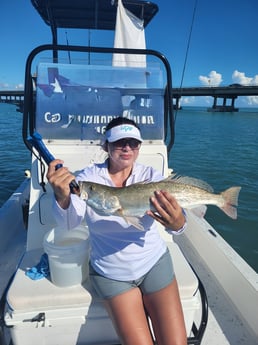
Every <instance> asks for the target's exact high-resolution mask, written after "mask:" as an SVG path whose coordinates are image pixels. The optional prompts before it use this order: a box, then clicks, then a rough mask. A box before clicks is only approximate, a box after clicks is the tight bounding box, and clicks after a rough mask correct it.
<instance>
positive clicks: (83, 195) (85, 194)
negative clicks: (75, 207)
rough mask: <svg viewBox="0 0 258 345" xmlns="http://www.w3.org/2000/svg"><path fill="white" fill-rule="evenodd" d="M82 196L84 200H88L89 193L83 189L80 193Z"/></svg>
mask: <svg viewBox="0 0 258 345" xmlns="http://www.w3.org/2000/svg"><path fill="white" fill-rule="evenodd" d="M80 198H81V199H82V200H88V193H87V192H85V191H82V192H81V193H80Z"/></svg>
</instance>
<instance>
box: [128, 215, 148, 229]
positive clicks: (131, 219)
mask: <svg viewBox="0 0 258 345" xmlns="http://www.w3.org/2000/svg"><path fill="white" fill-rule="evenodd" d="M124 219H125V220H126V221H127V223H128V224H131V225H133V226H134V227H135V228H137V229H139V230H141V231H144V227H143V226H142V223H141V221H140V219H139V218H137V217H132V216H126V217H124Z"/></svg>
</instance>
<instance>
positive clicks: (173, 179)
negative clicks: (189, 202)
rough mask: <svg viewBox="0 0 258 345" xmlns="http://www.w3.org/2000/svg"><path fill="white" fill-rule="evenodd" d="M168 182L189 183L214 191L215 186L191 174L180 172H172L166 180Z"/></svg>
mask: <svg viewBox="0 0 258 345" xmlns="http://www.w3.org/2000/svg"><path fill="white" fill-rule="evenodd" d="M163 181H166V182H173V183H181V184H188V185H190V186H193V187H198V188H201V189H204V190H206V191H207V192H210V193H213V192H214V190H213V188H212V187H211V186H210V185H209V184H208V183H207V182H205V181H202V180H200V179H197V178H194V177H189V176H181V175H178V174H171V175H169V176H168V177H167V178H166V179H165V180H163Z"/></svg>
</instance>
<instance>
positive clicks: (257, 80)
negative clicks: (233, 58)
mask: <svg viewBox="0 0 258 345" xmlns="http://www.w3.org/2000/svg"><path fill="white" fill-rule="evenodd" d="M232 80H233V82H234V83H237V84H241V85H258V75H255V76H254V77H247V76H246V75H245V73H244V72H239V71H237V70H235V71H234V72H233V74H232Z"/></svg>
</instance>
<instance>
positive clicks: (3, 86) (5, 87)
mask: <svg viewBox="0 0 258 345" xmlns="http://www.w3.org/2000/svg"><path fill="white" fill-rule="evenodd" d="M8 88H9V84H7V83H0V89H8Z"/></svg>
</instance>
